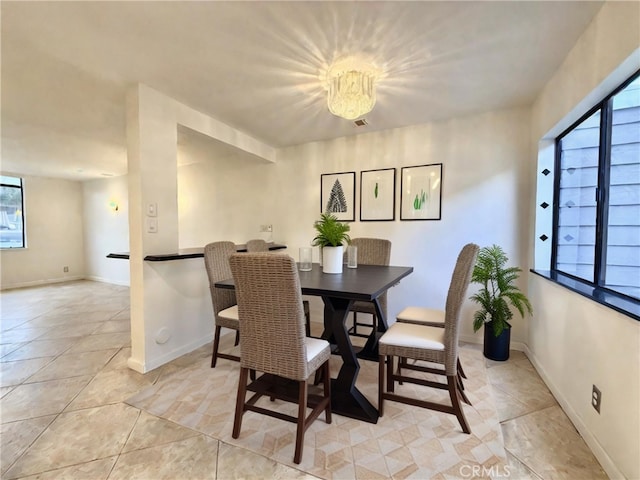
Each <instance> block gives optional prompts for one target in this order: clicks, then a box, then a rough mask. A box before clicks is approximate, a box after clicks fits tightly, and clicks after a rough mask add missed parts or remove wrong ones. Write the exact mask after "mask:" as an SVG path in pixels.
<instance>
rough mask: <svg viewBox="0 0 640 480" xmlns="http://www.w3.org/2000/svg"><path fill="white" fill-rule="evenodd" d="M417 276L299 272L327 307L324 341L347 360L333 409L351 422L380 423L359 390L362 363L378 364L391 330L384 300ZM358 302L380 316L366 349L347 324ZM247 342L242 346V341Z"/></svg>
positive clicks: (361, 268)
mask: <svg viewBox="0 0 640 480" xmlns="http://www.w3.org/2000/svg"><path fill="white" fill-rule="evenodd" d="M412 272H413V267H403V266H391V265H390V266H383V265H362V264H360V265H358V267H357V268H347V267H346V265H345V267H344V268H343V270H342V273H336V274H332V273H323V271H322V268H321V266H320V265H319V264H317V263H314V264H313V265H312V268H311V270H310V271H299V277H300V288H301V290H302V294H303V295H311V296H319V297H321V298H322V301H323V303H324V319H323V321H324V329H323V332H322V336H321V337H322V338H323V339H325V340H327V341H329V343H330V344H331V349H332V352H333V353H334V354H337V355H340V357H341V358H342V366H341V367H340V371H339V372H338V376H337V378H333V379H332V380H331V409H332V411H333V412H335V413H337V414H339V415H343V416H346V417H349V418H355V419H358V420H363V421H366V422H370V423H377V421H378V417H379V414H378V409H377V408H376V407H374V406H373V404H372V403H371V402H370V401H369V400H368V399H367V398H366V397H365V396H364V395H363V394H362V392H361V391H360V390H359V389H358V388H357V387H356V380H357V378H358V371H359V370H360V363H359V361H358V360H359V359H363V360H373V361H376V362H377V361H378V339H379V338H380V336H381V335H382V334H383V333H384V332H385V331H386V330H387V328H388V323H387V317H386V314H385V312H383V311H382V309H381V308H380V303H379V301H378V299H379V297H380V295H382V294H383V293H384V292H386V291H387V290H389V289H390V288H391V287H394V286H395V285H397V284H398V283H399V282H400V281H401V280H402V279H403V278H405V277H406V276H408V275H410V274H411V273H412ZM215 286H216V287H217V288H230V289H233V288H235V285H234V281H233V279H232V278H230V279H226V280H222V281H219V282H216V284H215ZM356 300H361V301H368V302H372V303H373V304H374V305H375V309H376V312H377V316H378V322H377V328H376V329H375V330H372V332H371V333H370V334H369V336H368V337H367V340H366V343H365V345H364V346H363V347H361V348H359V347H355V346H354V345H353V343H352V342H351V338H350V336H349V334H348V327H347V324H346V321H347V318H348V316H349V311H350V309H351V306H352V305H353V302H355V301H356ZM241 341H242V340H241Z"/></svg>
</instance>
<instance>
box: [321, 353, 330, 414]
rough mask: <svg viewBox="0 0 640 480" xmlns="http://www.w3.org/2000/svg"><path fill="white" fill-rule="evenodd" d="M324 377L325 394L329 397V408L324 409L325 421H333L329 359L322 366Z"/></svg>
mask: <svg viewBox="0 0 640 480" xmlns="http://www.w3.org/2000/svg"><path fill="white" fill-rule="evenodd" d="M322 377H323V380H324V396H325V397H327V398H328V399H329V403H327V408H325V409H324V419H325V422H327V423H331V421H332V419H331V370H330V367H329V360H327V361H326V362H324V365H323V367H322Z"/></svg>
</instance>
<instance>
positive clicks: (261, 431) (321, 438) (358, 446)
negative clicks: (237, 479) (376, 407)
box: [127, 349, 506, 478]
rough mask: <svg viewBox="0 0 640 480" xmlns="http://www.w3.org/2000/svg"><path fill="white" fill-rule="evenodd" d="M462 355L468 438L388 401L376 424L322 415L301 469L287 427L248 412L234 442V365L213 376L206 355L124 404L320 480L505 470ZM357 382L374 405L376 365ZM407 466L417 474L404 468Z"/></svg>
mask: <svg viewBox="0 0 640 480" xmlns="http://www.w3.org/2000/svg"><path fill="white" fill-rule="evenodd" d="M474 355H475V357H474ZM466 356H467V358H466V360H467V361H469V375H471V374H474V376H475V379H473V380H470V381H469V382H468V384H469V386H468V387H467V390H468V392H469V396H470V397H472V401H473V402H474V405H473V407H469V406H465V407H464V409H465V413H466V415H467V419H468V421H469V423H470V424H471V428H472V431H473V432H474V434H473V435H466V434H464V433H462V432H461V431H460V426H459V424H458V422H457V420H456V419H455V417H453V416H451V415H448V414H444V413H439V412H434V411H430V410H426V409H420V408H415V407H411V406H407V405H402V404H398V403H395V402H388V403H387V404H385V416H384V417H382V418H381V419H380V420H379V421H378V424H376V425H372V424H367V423H363V422H360V421H356V420H353V419H350V418H345V417H341V416H340V415H335V414H334V416H333V420H334V421H333V423H332V424H330V425H327V424H326V423H325V422H324V420H323V416H321V417H320V418H318V419H317V420H316V421H315V422H313V423H312V425H311V426H310V427H309V429H308V430H307V432H306V434H305V440H304V453H303V457H302V462H301V463H300V465H294V464H293V463H292V461H293V450H294V442H295V427H294V426H293V425H291V424H288V423H285V422H282V421H280V420H278V419H274V418H270V417H265V416H263V415H259V414H257V413H253V412H247V413H246V414H245V415H244V417H243V424H242V429H241V432H240V436H239V438H238V439H233V438H232V437H231V428H232V419H233V414H234V405H235V394H236V389H237V378H238V366H237V363H233V362H226V363H225V362H221V363H220V364H219V365H218V366H217V367H216V368H215V369H211V368H210V367H209V351H208V349H207V350H206V351H203V354H202V355H200V356H197V357H196V361H195V363H194V362H189V363H188V364H187V365H188V366H186V367H184V368H182V369H181V370H180V372H179V374H173V375H169V376H168V377H165V378H161V379H160V380H159V381H158V382H157V383H156V384H155V385H153V386H152V387H149V388H147V389H145V390H143V391H142V392H140V393H138V394H137V395H135V396H134V397H132V398H130V399H129V400H127V401H128V402H129V403H130V404H132V405H135V406H137V407H139V408H142V409H144V410H146V411H148V412H150V413H152V414H153V415H158V416H161V417H163V418H166V419H168V420H171V421H173V422H176V423H178V424H180V425H184V426H187V427H189V428H192V429H194V430H197V431H200V432H203V433H206V434H207V435H211V436H214V437H215V438H219V439H221V440H222V441H224V442H226V443H229V444H231V445H235V446H238V447H241V448H244V449H247V450H249V451H252V452H255V453H257V454H259V455H263V456H265V457H268V458H270V459H272V460H274V461H276V462H278V463H282V464H285V465H289V466H294V467H295V468H300V469H301V470H303V471H305V472H307V473H309V474H311V475H315V476H318V477H322V478H367V477H369V476H371V475H372V473H371V472H375V474H376V475H378V474H379V475H381V476H383V477H386V478H388V477H389V476H393V475H396V474H397V475H400V476H403V475H404V476H406V477H409V476H411V475H417V474H418V472H420V473H421V474H424V473H425V472H429V474H430V475H435V474H436V473H437V472H438V471H445V470H447V469H450V468H452V467H453V466H454V465H457V464H458V463H460V462H461V461H465V462H472V463H473V464H476V465H481V464H483V463H486V462H489V461H491V460H493V459H496V458H499V459H502V464H503V465H506V454H505V452H504V449H503V448H502V434H501V432H500V426H499V421H498V416H497V413H496V412H495V408H494V407H493V399H492V398H493V397H492V395H491V393H490V387H489V386H488V384H487V377H486V372H485V367H484V364H483V362H482V361H481V357H480V354H479V353H478V352H471V353H470V354H467V355H466ZM336 364H337V365H336ZM339 366H340V364H339V359H335V360H334V359H332V369H337V368H339ZM358 380H359V381H360V380H362V382H363V383H364V385H363V388H362V390H363V392H364V393H365V394H366V395H368V396H369V397H370V398H376V394H377V365H376V364H375V363H372V362H362V366H361V375H360V377H359V379H358ZM401 388H403V389H405V390H406V391H407V392H411V393H412V394H413V395H414V396H418V397H420V396H421V395H422V396H427V397H429V398H434V399H440V400H442V399H444V400H448V396H447V394H446V392H439V391H435V392H431V391H429V390H432V389H426V388H425V387H419V386H409V385H405V386H403V387H401ZM258 405H260V406H263V407H264V408H276V409H277V410H278V411H280V412H283V413H287V414H289V415H295V411H296V407H295V405H291V404H284V403H282V402H279V401H275V402H270V401H269V400H268V399H261V400H260V401H259V402H258ZM425 452H429V453H430V454H429V455H425ZM407 465H414V466H415V467H414V468H413V469H407Z"/></svg>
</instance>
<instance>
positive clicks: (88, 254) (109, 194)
mask: <svg viewBox="0 0 640 480" xmlns="http://www.w3.org/2000/svg"><path fill="white" fill-rule="evenodd" d="M127 187H128V184H127V177H126V176H121V177H114V178H106V179H100V180H92V181H87V182H83V183H82V193H83V196H82V198H83V204H84V215H83V223H84V248H85V250H84V255H85V271H86V278H88V279H90V280H97V281H101V282H108V283H115V284H117V285H129V262H128V260H120V259H113V258H107V255H108V254H109V253H114V252H128V251H129V202H128V192H127ZM111 202H116V204H117V206H118V210H117V211H115V210H114V209H113V208H112V207H111V206H110V203H111Z"/></svg>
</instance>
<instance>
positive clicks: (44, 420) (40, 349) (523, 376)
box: [0, 281, 607, 480]
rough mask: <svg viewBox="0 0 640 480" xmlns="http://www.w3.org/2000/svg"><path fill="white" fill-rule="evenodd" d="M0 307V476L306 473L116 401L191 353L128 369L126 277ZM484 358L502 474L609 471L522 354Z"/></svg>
mask: <svg viewBox="0 0 640 480" xmlns="http://www.w3.org/2000/svg"><path fill="white" fill-rule="evenodd" d="M0 309H1V310H0V311H1V317H0V318H1V321H0V330H1V332H0V333H1V340H0V398H1V400H0V402H1V405H0V421H1V426H0V436H1V440H0V441H1V450H0V476H1V478H3V479H7V480H9V479H17V478H20V479H22V478H29V479H36V478H38V479H57V478H70V479H83V480H84V479H91V480H93V479H109V480H112V479H133V478H141V479H160V478H166V479H177V478H194V479H201V478H213V479H216V478H217V479H230V478H270V479H290V478H315V477H312V476H310V475H307V474H305V473H304V472H301V471H300V470H297V469H294V468H291V467H289V466H287V465H284V464H280V463H277V462H275V461H273V460H270V459H268V458H265V457H263V456H261V455H258V454H255V453H252V452H250V451H248V450H245V449H243V448H240V447H237V446H233V445H229V444H227V443H225V442H222V441H219V440H216V439H214V438H211V437H209V436H207V435H204V434H202V433H199V432H197V431H194V430H191V429H189V428H185V427H182V426H180V425H177V424H175V423H173V422H170V421H167V420H164V419H162V418H159V417H156V416H153V415H151V414H149V413H147V412H145V411H142V410H140V409H137V408H134V407H132V406H130V405H128V404H126V403H125V402H124V400H126V399H128V398H130V397H131V396H133V395H134V394H136V393H138V392H139V391H141V390H143V389H144V388H146V387H149V386H151V385H154V384H155V383H156V382H158V381H159V380H160V379H162V378H166V376H168V375H170V374H172V373H175V372H176V371H177V370H179V369H180V368H181V367H182V365H183V364H184V362H186V361H188V360H187V357H188V356H186V357H185V358H183V359H177V360H176V361H174V362H171V363H170V364H167V365H165V366H163V367H161V368H158V369H156V370H154V371H153V372H150V373H148V374H146V375H141V374H138V373H136V372H133V371H132V370H130V369H128V368H127V366H126V361H127V358H128V356H129V353H130V350H129V333H128V332H129V296H128V288H126V287H120V286H115V285H108V284H103V283H97V282H89V281H80V282H70V283H65V284H57V285H51V286H42V287H34V288H24V289H17V290H9V291H5V292H2V293H0ZM465 348H471V349H474V348H478V347H477V346H472V345H467V346H465ZM486 363H487V367H488V369H487V372H488V376H489V380H490V382H491V386H492V388H493V396H494V401H495V404H496V408H497V412H498V415H499V418H500V422H501V427H502V433H503V437H504V443H505V450H506V452H507V456H508V459H509V478H513V479H541V478H542V479H599V478H607V477H606V475H605V473H604V472H603V470H602V469H601V467H600V465H599V464H598V462H597V461H596V460H595V458H594V457H593V455H592V453H591V452H590V451H589V449H588V448H587V446H586V445H585V443H584V441H583V440H582V438H581V437H580V436H579V435H578V433H577V432H576V430H575V428H574V427H573V425H572V424H571V422H570V421H569V419H568V418H567V417H566V415H564V413H563V412H562V410H561V409H560V407H559V406H558V404H557V402H556V401H555V400H554V398H553V396H552V395H551V394H550V393H549V391H548V390H547V388H546V387H545V385H544V384H543V382H542V381H541V380H540V378H539V376H538V375H537V373H536V372H535V370H534V369H533V367H532V366H531V363H530V362H529V361H528V360H527V358H526V357H525V356H524V354H522V353H521V352H512V355H511V358H510V359H509V360H508V361H507V362H492V361H488V360H487V361H486ZM97 432H99V433H97ZM159 460H160V461H159ZM502 473H503V478H504V473H505V472H502ZM469 478H471V474H470V475H469Z"/></svg>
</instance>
